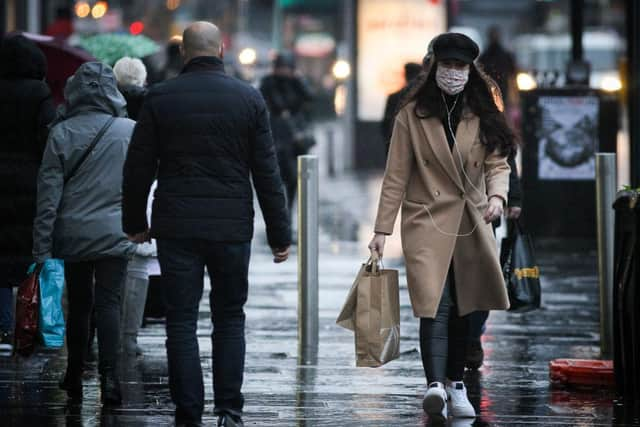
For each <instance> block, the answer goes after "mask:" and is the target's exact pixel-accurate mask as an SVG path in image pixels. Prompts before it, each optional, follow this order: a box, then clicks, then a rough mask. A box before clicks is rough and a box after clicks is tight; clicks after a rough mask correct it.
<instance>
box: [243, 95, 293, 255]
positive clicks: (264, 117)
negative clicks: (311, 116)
mask: <svg viewBox="0 0 640 427" xmlns="http://www.w3.org/2000/svg"><path fill="white" fill-rule="evenodd" d="M250 156H251V157H250V158H251V175H252V179H253V185H254V187H255V188H256V193H257V195H258V201H259V203H260V208H261V209H262V214H263V215H264V219H265V222H266V224H267V239H268V241H269V246H271V247H272V248H278V249H282V248H285V247H288V246H289V245H290V244H291V224H290V220H289V212H288V209H287V203H286V196H285V193H284V186H283V184H282V178H281V177H280V169H279V167H278V159H277V157H276V150H275V146H274V143H273V139H272V137H271V128H270V126H269V115H268V113H267V107H266V105H265V103H264V100H263V99H262V97H261V96H260V95H259V94H256V118H255V128H254V129H253V132H252V138H251V154H250Z"/></svg>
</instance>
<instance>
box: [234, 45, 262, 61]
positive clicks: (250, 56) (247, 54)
mask: <svg viewBox="0 0 640 427" xmlns="http://www.w3.org/2000/svg"><path fill="white" fill-rule="evenodd" d="M257 59H258V53H257V52H256V50H255V49H253V48H250V47H247V48H244V49H242V50H241V51H240V53H239V54H238V61H240V63H241V64H242V65H253V64H255V63H256V60H257Z"/></svg>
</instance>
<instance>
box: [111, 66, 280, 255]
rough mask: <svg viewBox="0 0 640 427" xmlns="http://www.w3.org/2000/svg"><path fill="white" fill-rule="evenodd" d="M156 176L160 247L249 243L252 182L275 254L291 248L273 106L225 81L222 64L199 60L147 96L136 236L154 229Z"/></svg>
mask: <svg viewBox="0 0 640 427" xmlns="http://www.w3.org/2000/svg"><path fill="white" fill-rule="evenodd" d="M156 175H157V178H158V188H157V190H156V191H155V196H154V202H153V211H152V218H151V234H152V236H153V237H155V238H158V239H175V238H186V239H189V238H191V239H205V240H210V241H218V242H247V241H249V240H251V238H252V236H253V219H254V210H253V191H252V188H251V178H252V179H253V184H254V186H255V188H256V192H257V195H258V200H259V202H260V206H261V208H262V211H263V214H264V217H265V221H266V225H267V237H268V240H269V244H270V245H271V246H272V247H277V248H282V247H286V246H288V245H289V244H290V241H291V233H290V224H289V215H288V212H287V207H286V202H285V194H284V189H283V185H282V180H281V178H280V172H279V170H278V163H277V161H276V152H275V149H274V145H273V140H272V138H271V131H270V128H269V118H268V113H267V108H266V105H265V103H264V100H263V99H262V97H261V96H260V93H259V92H258V91H257V90H255V89H254V88H252V87H251V86H250V85H248V84H246V83H243V82H241V81H239V80H237V79H234V78H232V77H229V76H227V75H226V74H225V72H224V67H223V64H222V61H221V60H220V59H218V58H215V57H198V58H194V59H193V60H192V61H191V62H189V64H187V66H186V67H185V69H184V70H183V72H182V74H180V75H179V76H178V77H176V78H174V79H171V80H168V81H166V82H163V83H160V84H158V85H156V86H154V87H152V88H151V89H150V90H149V92H148V94H147V97H146V98H145V102H144V104H143V107H142V111H141V112H140V116H139V117H138V123H137V125H136V128H135V130H134V133H133V137H132V140H131V145H130V147H129V152H128V155H127V161H126V163H125V167H124V183H123V228H124V231H125V232H126V233H128V234H135V233H139V232H142V231H145V230H146V229H147V228H148V224H147V215H146V210H147V195H148V193H149V188H150V186H151V184H152V182H153V180H154V179H155V178H156Z"/></svg>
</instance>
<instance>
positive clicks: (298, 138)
mask: <svg viewBox="0 0 640 427" xmlns="http://www.w3.org/2000/svg"><path fill="white" fill-rule="evenodd" d="M287 124H288V125H289V128H290V130H291V135H292V137H293V151H294V154H295V155H296V156H304V155H305V154H308V153H309V151H310V150H311V149H312V148H313V147H314V146H315V145H316V139H315V137H314V135H313V129H312V128H311V126H310V125H309V123H308V122H307V119H306V118H305V116H304V114H303V113H298V114H296V115H294V116H292V117H289V118H288V119H287Z"/></svg>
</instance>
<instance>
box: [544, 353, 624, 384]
mask: <svg viewBox="0 0 640 427" xmlns="http://www.w3.org/2000/svg"><path fill="white" fill-rule="evenodd" d="M549 377H550V378H551V382H552V383H556V384H566V385H577V386H607V387H613V386H614V385H615V377H614V375H613V361H611V360H584V359H556V360H552V361H551V362H549Z"/></svg>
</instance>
